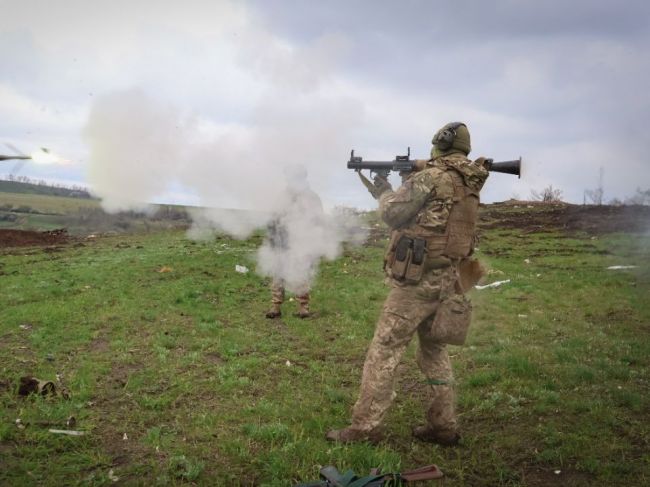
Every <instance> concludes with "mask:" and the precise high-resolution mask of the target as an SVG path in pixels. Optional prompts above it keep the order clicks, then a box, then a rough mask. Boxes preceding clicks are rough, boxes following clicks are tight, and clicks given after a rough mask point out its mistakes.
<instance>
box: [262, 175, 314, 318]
mask: <svg viewBox="0 0 650 487" xmlns="http://www.w3.org/2000/svg"><path fill="white" fill-rule="evenodd" d="M284 176H285V182H286V190H285V192H284V194H283V198H282V201H281V202H279V204H278V208H280V210H277V211H276V214H275V217H274V218H273V220H271V222H270V223H269V225H268V228H267V241H266V242H265V245H263V247H262V249H261V252H264V253H265V254H266V255H265V258H264V259H262V260H264V261H266V262H270V263H272V264H271V268H269V269H266V273H267V274H269V275H270V276H271V278H272V282H271V307H270V308H269V310H268V311H267V312H266V317H267V318H270V319H273V318H278V317H280V316H281V315H282V304H283V303H284V300H285V297H286V291H287V290H289V291H291V292H293V293H294V294H295V297H296V301H297V302H298V312H297V315H298V316H299V317H300V318H308V317H309V316H310V314H311V311H310V307H309V301H310V285H311V280H312V278H313V277H314V275H315V273H316V266H317V265H318V261H319V256H318V255H313V253H312V252H310V251H309V249H310V248H312V247H313V246H311V245H309V239H311V238H315V237H316V238H317V236H316V235H315V232H314V230H315V229H316V230H317V229H320V228H323V226H324V225H323V223H322V222H323V215H324V213H323V205H322V202H321V200H320V198H319V197H318V195H317V194H316V193H315V192H314V191H312V190H311V188H310V187H309V183H308V181H307V171H306V170H305V169H304V167H302V166H298V165H295V166H289V167H288V168H286V169H285V171H284ZM316 233H317V232H316Z"/></svg>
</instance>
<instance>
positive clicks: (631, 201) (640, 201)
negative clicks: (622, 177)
mask: <svg viewBox="0 0 650 487" xmlns="http://www.w3.org/2000/svg"><path fill="white" fill-rule="evenodd" d="M625 204H626V205H650V189H646V190H645V191H643V190H641V188H636V193H635V194H634V196H630V197H629V198H626V199H625Z"/></svg>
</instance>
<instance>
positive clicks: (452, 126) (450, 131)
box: [431, 122, 465, 151]
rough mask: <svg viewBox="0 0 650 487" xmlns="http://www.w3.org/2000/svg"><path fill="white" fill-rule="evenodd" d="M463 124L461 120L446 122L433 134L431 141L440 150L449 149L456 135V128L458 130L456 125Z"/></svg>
mask: <svg viewBox="0 0 650 487" xmlns="http://www.w3.org/2000/svg"><path fill="white" fill-rule="evenodd" d="M464 125H465V124H464V123H463V122H451V123H448V124H447V125H445V126H444V127H443V128H442V129H440V130H439V131H438V132H437V133H436V135H434V136H433V140H432V141H431V143H432V144H433V145H435V146H436V147H438V149H440V150H441V151H446V150H449V149H451V146H452V144H453V143H454V138H455V137H456V130H458V127H461V126H464Z"/></svg>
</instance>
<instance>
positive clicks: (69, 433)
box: [48, 430, 86, 436]
mask: <svg viewBox="0 0 650 487" xmlns="http://www.w3.org/2000/svg"><path fill="white" fill-rule="evenodd" d="M48 431H49V432H50V433H54V434H55V435H67V436H83V435H85V434H86V432H85V431H72V430H48Z"/></svg>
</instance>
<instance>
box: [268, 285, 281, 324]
mask: <svg viewBox="0 0 650 487" xmlns="http://www.w3.org/2000/svg"><path fill="white" fill-rule="evenodd" d="M283 302H284V285H283V283H282V281H279V280H275V279H274V280H273V282H272V283H271V307H270V308H269V310H268V311H267V312H266V317H267V318H269V319H270V320H272V319H274V318H279V317H280V316H282V309H281V306H282V303H283Z"/></svg>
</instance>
